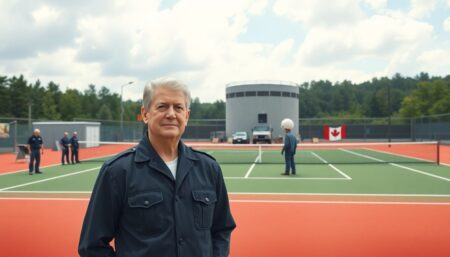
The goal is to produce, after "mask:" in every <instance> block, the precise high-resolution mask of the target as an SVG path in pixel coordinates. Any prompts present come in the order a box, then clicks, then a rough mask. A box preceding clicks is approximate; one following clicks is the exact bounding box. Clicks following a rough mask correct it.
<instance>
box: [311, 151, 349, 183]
mask: <svg viewBox="0 0 450 257" xmlns="http://www.w3.org/2000/svg"><path fill="white" fill-rule="evenodd" d="M311 154H312V155H314V156H316V157H317V158H318V159H319V160H321V161H322V162H323V163H326V164H328V166H330V167H331V168H332V169H333V170H335V171H337V172H339V174H341V175H342V176H344V177H345V179H347V180H352V178H351V177H350V176H349V175H347V174H345V173H344V172H342V171H341V170H340V169H338V168H336V166H334V165H333V164H331V163H328V162H327V161H326V160H325V159H323V158H322V157H320V156H319V155H318V154H316V153H315V152H311Z"/></svg>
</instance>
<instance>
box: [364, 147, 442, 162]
mask: <svg viewBox="0 0 450 257" xmlns="http://www.w3.org/2000/svg"><path fill="white" fill-rule="evenodd" d="M362 149H365V150H368V151H372V152H379V153H384V154H388V155H395V156H400V157H404V158H408V159H415V160H419V161H424V162H428V163H434V162H432V161H430V160H426V159H422V158H418V157H411V156H407V155H403V154H398V153H390V152H386V151H382V150H378V149H370V148H362ZM439 164H441V165H444V166H450V164H448V163H445V162H439Z"/></svg>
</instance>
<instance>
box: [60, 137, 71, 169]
mask: <svg viewBox="0 0 450 257" xmlns="http://www.w3.org/2000/svg"><path fill="white" fill-rule="evenodd" d="M68 135H69V133H67V132H64V136H63V138H61V140H59V144H60V145H61V164H62V165H65V163H64V157H65V159H66V162H67V164H70V162H69V145H70V140H69V137H68Z"/></svg>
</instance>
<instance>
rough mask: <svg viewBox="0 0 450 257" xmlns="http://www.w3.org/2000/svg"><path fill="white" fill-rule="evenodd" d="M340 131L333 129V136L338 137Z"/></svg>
mask: <svg viewBox="0 0 450 257" xmlns="http://www.w3.org/2000/svg"><path fill="white" fill-rule="evenodd" d="M339 134H340V133H339V131H337V130H333V131H331V135H332V136H333V137H337V136H339Z"/></svg>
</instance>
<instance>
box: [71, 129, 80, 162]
mask: <svg viewBox="0 0 450 257" xmlns="http://www.w3.org/2000/svg"><path fill="white" fill-rule="evenodd" d="M77 135H78V133H77V132H76V131H74V132H73V134H72V137H71V138H70V161H71V162H72V164H75V163H80V160H79V159H78V149H79V148H80V145H79V144H78V137H77Z"/></svg>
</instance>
